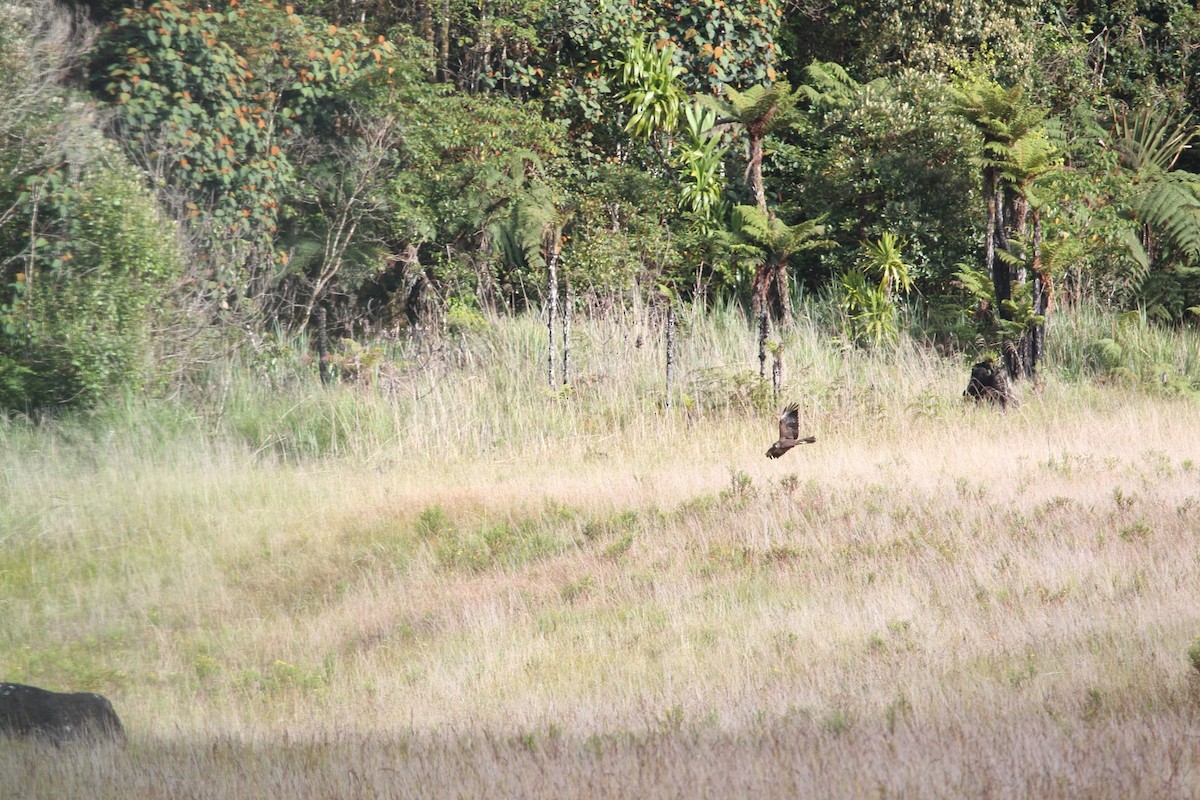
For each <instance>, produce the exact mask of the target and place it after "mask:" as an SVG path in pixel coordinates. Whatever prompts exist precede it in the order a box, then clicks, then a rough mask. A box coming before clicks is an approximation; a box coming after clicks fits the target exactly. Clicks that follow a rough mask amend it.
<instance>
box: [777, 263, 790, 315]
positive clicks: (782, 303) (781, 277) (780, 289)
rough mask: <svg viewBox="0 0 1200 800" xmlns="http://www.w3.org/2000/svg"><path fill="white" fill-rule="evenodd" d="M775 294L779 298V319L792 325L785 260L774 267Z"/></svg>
mask: <svg viewBox="0 0 1200 800" xmlns="http://www.w3.org/2000/svg"><path fill="white" fill-rule="evenodd" d="M775 292H776V297H778V298H779V318H780V319H782V320H783V321H784V322H786V323H787V324H788V325H791V324H792V293H791V289H790V287H789V286H788V272H787V259H786V258H785V259H783V260H781V261H780V262H779V263H778V264H777V265H776V266H775Z"/></svg>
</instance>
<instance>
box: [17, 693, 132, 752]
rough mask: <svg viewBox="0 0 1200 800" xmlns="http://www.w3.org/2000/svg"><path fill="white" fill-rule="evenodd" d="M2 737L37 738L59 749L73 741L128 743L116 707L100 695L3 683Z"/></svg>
mask: <svg viewBox="0 0 1200 800" xmlns="http://www.w3.org/2000/svg"><path fill="white" fill-rule="evenodd" d="M0 736H15V737H23V738H24V737H37V738H43V739H46V740H48V741H50V742H52V743H54V744H56V745H58V744H62V743H63V742H66V741H70V740H72V739H90V738H115V739H124V738H125V728H124V727H123V726H122V725H121V720H120V719H119V718H118V717H117V712H116V711H114V710H113V707H112V703H110V702H108V700H107V699H106V698H104V697H101V696H100V695H98V694H93V693H92V692H75V693H60V692H51V691H47V690H46V689H39V688H37V687H36V686H24V685H22V684H19V683H0Z"/></svg>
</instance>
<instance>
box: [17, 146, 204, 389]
mask: <svg viewBox="0 0 1200 800" xmlns="http://www.w3.org/2000/svg"><path fill="white" fill-rule="evenodd" d="M129 172H130V170H129V169H128V165H127V164H125V163H124V162H122V161H120V160H117V161H116V162H114V163H113V164H112V165H111V166H109V165H108V164H102V163H97V164H94V165H92V166H90V167H88V168H85V171H84V173H83V174H82V175H81V176H79V177H78V178H75V177H73V176H71V175H70V174H69V173H68V171H67V170H66V169H64V168H56V169H51V170H48V171H47V172H45V173H43V174H41V175H39V176H37V177H36V178H34V179H32V180H31V181H30V191H29V192H27V193H26V195H25V198H24V202H23V203H22V205H21V206H20V207H19V208H20V210H21V211H22V213H23V214H24V215H25V218H26V219H27V220H28V224H29V225H30V226H33V227H34V229H35V231H37V233H38V235H36V236H35V237H33V241H32V242H31V243H30V245H29V247H28V249H27V252H26V253H25V255H24V258H23V259H21V260H20V264H21V266H20V267H19V269H20V270H21V271H19V272H16V273H15V274H13V275H12V278H13V282H12V283H11V284H10V285H9V286H8V287H7V288H6V290H4V291H3V292H2V293H0V407H2V408H9V409H22V410H31V409H38V408H48V407H54V406H60V405H64V404H68V403H74V404H90V403H92V402H94V401H95V400H97V399H98V398H99V397H100V396H101V395H102V394H103V393H104V392H106V391H108V390H110V389H115V388H122V387H124V388H130V389H135V390H140V389H144V388H146V387H147V386H148V385H150V383H151V382H152V381H153V379H154V376H155V369H156V359H155V358H154V355H153V350H154V347H153V339H154V330H155V325H156V322H158V321H159V320H161V319H162V315H163V312H164V310H165V308H166V306H167V298H168V294H169V292H170V289H171V286H172V283H173V280H174V278H175V277H176V276H177V275H178V274H179V271H180V269H181V259H180V256H179V251H178V249H177V246H176V243H175V238H174V232H173V229H172V227H171V226H170V225H169V224H168V223H167V222H166V221H165V220H164V219H163V218H162V217H161V216H160V214H159V213H158V211H157V209H156V206H155V204H154V201H153V198H152V197H151V195H150V193H149V191H148V190H146V189H145V188H144V187H143V186H141V185H140V184H139V183H138V182H137V180H136V179H134V178H132V177H130V176H129ZM40 220H51V222H49V223H48V224H45V225H43V224H41V223H40V222H39V221H40Z"/></svg>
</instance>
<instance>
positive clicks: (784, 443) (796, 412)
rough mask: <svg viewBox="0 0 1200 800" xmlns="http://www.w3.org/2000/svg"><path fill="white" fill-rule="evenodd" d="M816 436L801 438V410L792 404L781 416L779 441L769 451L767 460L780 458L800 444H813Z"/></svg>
mask: <svg viewBox="0 0 1200 800" xmlns="http://www.w3.org/2000/svg"><path fill="white" fill-rule="evenodd" d="M816 440H817V437H815V436H805V437H804V438H803V439H801V438H800V409H799V407H798V406H797V405H796V404H795V403H792V404H791V405H790V406H788V407H787V408H785V409H784V410H783V413H782V414H780V415H779V440H778V441H777V442H775V444H773V445H771V449H770V450H768V451H767V458H779V457H780V456H781V455H783V454H784V453H786V452H787V451H788V450H791V449H792V448H793V447H795V446H796V445H798V444H812V443H813V442H815V441H816Z"/></svg>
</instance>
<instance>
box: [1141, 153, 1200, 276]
mask: <svg viewBox="0 0 1200 800" xmlns="http://www.w3.org/2000/svg"><path fill="white" fill-rule="evenodd" d="M1132 207H1133V211H1134V214H1135V215H1136V216H1137V218H1138V219H1140V220H1142V221H1143V222H1146V223H1147V224H1149V225H1150V227H1151V228H1153V229H1155V230H1157V231H1159V232H1161V233H1164V234H1165V235H1166V236H1167V237H1169V239H1170V241H1171V243H1172V245H1174V246H1175V247H1176V248H1178V249H1179V250H1180V251H1182V252H1183V253H1185V254H1187V255H1188V256H1191V257H1197V256H1200V179H1198V178H1197V176H1195V175H1192V174H1191V173H1188V172H1179V171H1176V172H1169V173H1166V175H1165V176H1163V178H1162V179H1161V180H1156V181H1152V182H1150V183H1148V184H1146V185H1145V188H1144V189H1143V190H1142V191H1141V192H1140V193H1139V194H1138V195H1136V196H1135V197H1134V199H1133V202H1132Z"/></svg>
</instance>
